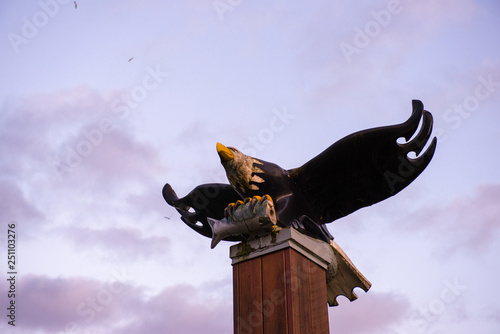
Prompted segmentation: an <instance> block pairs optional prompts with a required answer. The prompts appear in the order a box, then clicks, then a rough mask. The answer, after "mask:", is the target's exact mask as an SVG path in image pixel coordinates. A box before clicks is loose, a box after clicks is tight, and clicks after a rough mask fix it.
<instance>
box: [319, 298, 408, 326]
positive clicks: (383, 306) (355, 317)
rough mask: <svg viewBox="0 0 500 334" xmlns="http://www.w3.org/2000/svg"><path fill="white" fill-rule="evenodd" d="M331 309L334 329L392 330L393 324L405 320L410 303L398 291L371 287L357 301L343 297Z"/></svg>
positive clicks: (330, 313)
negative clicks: (381, 290)
mask: <svg viewBox="0 0 500 334" xmlns="http://www.w3.org/2000/svg"><path fill="white" fill-rule="evenodd" d="M339 304H340V305H339V306H338V307H334V308H331V309H330V311H329V318H330V330H331V332H332V333H350V334H357V333H360V334H366V333H390V332H391V330H390V329H391V326H393V325H396V324H397V323H399V322H401V321H402V320H404V319H405V317H406V316H407V314H408V312H409V310H410V303H409V302H408V300H406V299H405V298H404V296H400V295H397V294H394V293H376V292H373V291H370V292H369V293H367V294H366V295H363V298H359V299H357V300H355V301H354V302H349V301H348V300H347V299H342V300H340V301H339Z"/></svg>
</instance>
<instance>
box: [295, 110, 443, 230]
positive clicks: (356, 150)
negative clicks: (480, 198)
mask: <svg viewBox="0 0 500 334" xmlns="http://www.w3.org/2000/svg"><path fill="white" fill-rule="evenodd" d="M412 103H413V112H412V115H411V116H410V118H409V119H408V120H407V121H406V122H404V123H402V124H398V125H392V126H385V127H379V128H374V129H369V130H364V131H360V132H356V133H353V134H351V135H349V136H346V137H344V138H343V139H341V140H339V141H337V142H336V143H334V144H333V145H331V146H330V147H329V148H327V149H326V150H325V151H324V152H322V153H321V154H320V155H318V156H316V157H315V158H313V159H312V160H310V161H308V162H307V163H305V164H304V165H303V166H302V167H299V168H296V169H292V170H290V171H289V173H290V176H291V177H292V178H293V179H294V180H295V182H296V183H297V185H298V186H299V187H300V189H301V190H302V192H303V193H304V195H305V197H306V198H307V199H308V200H309V202H310V203H309V204H310V205H311V206H312V208H313V210H314V211H315V212H316V214H317V219H319V223H329V222H332V221H334V220H336V219H338V218H340V217H343V216H346V215H348V214H350V213H352V212H354V211H356V210H358V209H360V208H362V207H365V206H369V205H372V204H374V203H377V202H380V201H382V200H384V199H386V198H388V197H390V196H393V195H395V194H397V193H398V192H399V191H401V190H402V189H404V188H405V187H406V186H408V185H409V184H410V183H411V182H412V181H413V180H414V179H415V178H416V177H417V176H418V175H419V174H420V173H422V171H423V170H424V169H425V167H427V165H428V164H429V162H430V160H431V159H432V156H433V154H434V151H435V149H436V143H437V140H436V138H433V139H432V142H431V143H430V145H429V147H428V149H427V150H426V151H425V152H424V153H422V154H421V155H420V152H421V151H422V149H423V148H424V146H425V145H426V143H427V142H428V140H429V137H430V135H431V132H432V123H433V121H432V115H431V113H430V112H428V111H424V106H423V104H422V102H420V101H418V100H413V101H412ZM421 119H422V126H421V128H420V131H419V132H418V134H416V136H415V137H414V138H413V139H411V140H410V138H411V137H412V136H413V135H414V134H415V132H416V131H417V128H418V124H419V123H420V120H421ZM401 137H404V138H405V139H406V142H405V143H402V144H398V143H397V139H398V138H401ZM409 152H415V153H416V155H417V158H414V159H412V158H409V157H408V153H409Z"/></svg>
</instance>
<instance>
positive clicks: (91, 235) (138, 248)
mask: <svg viewBox="0 0 500 334" xmlns="http://www.w3.org/2000/svg"><path fill="white" fill-rule="evenodd" d="M66 234H67V235H68V236H69V237H70V238H71V239H72V241H73V242H74V245H75V247H77V248H78V249H80V250H86V249H89V248H90V249H94V248H96V247H97V248H100V249H103V250H105V251H106V253H107V254H111V255H114V256H116V257H117V258H118V259H120V260H121V261H135V260H137V259H145V258H146V259H147V258H151V257H152V256H155V255H156V256H161V255H164V254H166V253H167V252H168V251H169V245H170V240H169V239H168V238H166V237H156V236H152V237H151V236H144V235H143V233H142V232H141V230H138V229H130V228H108V229H101V230H97V229H91V228H83V227H70V228H68V229H67V230H66Z"/></svg>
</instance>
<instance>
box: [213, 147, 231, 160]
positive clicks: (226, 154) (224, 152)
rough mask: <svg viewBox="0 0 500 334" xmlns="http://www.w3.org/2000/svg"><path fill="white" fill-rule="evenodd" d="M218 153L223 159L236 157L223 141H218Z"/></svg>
mask: <svg viewBox="0 0 500 334" xmlns="http://www.w3.org/2000/svg"><path fill="white" fill-rule="evenodd" d="M217 153H219V156H220V159H221V161H231V160H233V159H234V153H233V152H232V151H231V150H230V149H228V148H227V147H226V146H224V145H222V144H221V143H217Z"/></svg>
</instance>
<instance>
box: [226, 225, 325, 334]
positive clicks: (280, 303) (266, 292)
mask: <svg viewBox="0 0 500 334" xmlns="http://www.w3.org/2000/svg"><path fill="white" fill-rule="evenodd" d="M230 256H231V258H232V264H233V296H234V333H235V334H248V333H252V334H277V333H280V334H281V333H286V334H299V333H302V334H311V333H314V334H325V333H329V326H328V304H327V286H326V269H327V266H328V264H329V263H331V262H332V256H334V255H333V251H332V250H331V246H330V245H329V244H327V243H325V242H323V241H319V240H316V239H313V238H310V237H307V236H305V235H303V234H301V233H299V232H298V231H296V230H295V229H293V228H286V229H282V230H281V231H279V232H278V233H277V234H274V235H269V236H265V237H262V238H260V239H255V240H251V241H249V242H246V243H240V244H237V245H234V246H232V247H231V249H230Z"/></svg>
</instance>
